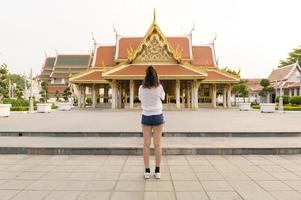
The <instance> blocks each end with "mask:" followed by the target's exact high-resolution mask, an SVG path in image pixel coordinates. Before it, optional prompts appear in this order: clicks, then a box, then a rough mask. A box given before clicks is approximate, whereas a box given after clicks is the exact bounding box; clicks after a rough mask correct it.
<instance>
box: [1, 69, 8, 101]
mask: <svg viewBox="0 0 301 200" xmlns="http://www.w3.org/2000/svg"><path fill="white" fill-rule="evenodd" d="M8 87H9V72H8V69H7V65H6V64H5V63H3V64H2V65H1V66H0V101H1V99H2V98H3V97H5V98H7V97H8Z"/></svg>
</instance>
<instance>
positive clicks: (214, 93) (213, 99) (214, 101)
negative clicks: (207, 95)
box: [211, 84, 216, 108]
mask: <svg viewBox="0 0 301 200" xmlns="http://www.w3.org/2000/svg"><path fill="white" fill-rule="evenodd" d="M211 98H212V100H211V101H212V107H213V108H216V85H215V84H212V97H211Z"/></svg>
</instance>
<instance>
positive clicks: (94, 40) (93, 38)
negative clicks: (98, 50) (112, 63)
mask: <svg viewBox="0 0 301 200" xmlns="http://www.w3.org/2000/svg"><path fill="white" fill-rule="evenodd" d="M91 37H92V41H93V44H94V46H95V45H96V39H95V37H94V34H93V32H92V33H91Z"/></svg>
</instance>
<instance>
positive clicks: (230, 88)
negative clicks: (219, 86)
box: [227, 85, 232, 108]
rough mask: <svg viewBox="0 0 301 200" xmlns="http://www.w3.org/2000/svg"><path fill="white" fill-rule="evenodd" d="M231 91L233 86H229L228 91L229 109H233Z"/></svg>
mask: <svg viewBox="0 0 301 200" xmlns="http://www.w3.org/2000/svg"><path fill="white" fill-rule="evenodd" d="M231 91H232V86H231V85H229V86H228V89H227V104H228V108H231V106H232V104H231Z"/></svg>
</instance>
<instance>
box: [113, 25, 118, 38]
mask: <svg viewBox="0 0 301 200" xmlns="http://www.w3.org/2000/svg"><path fill="white" fill-rule="evenodd" d="M113 31H114V32H115V34H116V36H117V35H118V32H117V30H116V28H115V24H114V23H113Z"/></svg>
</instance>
